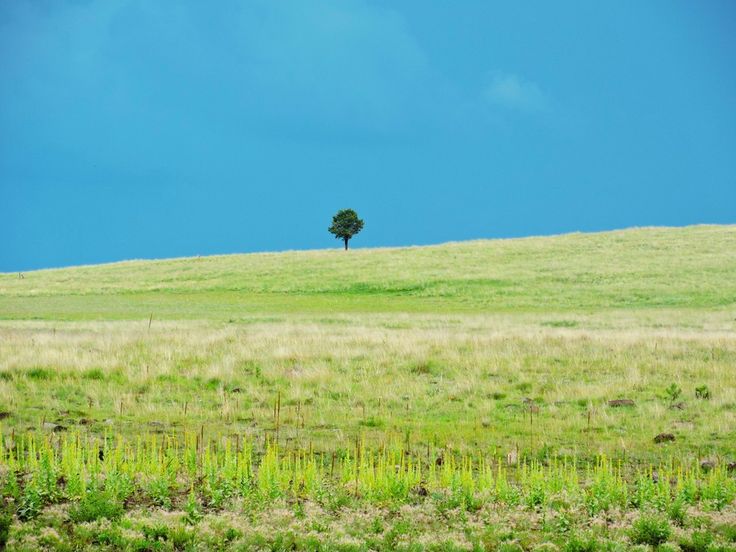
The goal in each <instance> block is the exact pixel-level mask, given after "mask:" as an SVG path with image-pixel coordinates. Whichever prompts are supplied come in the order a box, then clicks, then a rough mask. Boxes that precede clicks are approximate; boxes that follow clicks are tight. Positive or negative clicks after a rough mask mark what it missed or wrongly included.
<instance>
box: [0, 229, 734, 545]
mask: <svg viewBox="0 0 736 552" xmlns="http://www.w3.org/2000/svg"><path fill="white" fill-rule="evenodd" d="M0 438H1V439H2V448H0V455H1V456H0V484H1V485H2V487H1V489H2V496H3V513H2V514H1V515H0V522H1V523H0V540H2V539H3V538H4V539H5V540H7V546H8V548H9V549H12V550H36V549H43V548H46V549H68V550H78V549H79V550H83V549H105V548H107V549H111V550H116V549H130V550H169V549H243V550H251V549H263V550H291V549H309V550H396V549H405V550H425V549H426V550H452V549H456V550H496V549H501V550H532V549H540V550H545V549H546V550H555V549H565V550H598V549H600V550H619V549H620V550H625V549H630V548H633V549H636V548H637V547H639V548H642V547H650V548H652V547H659V549H662V550H677V549H681V550H733V549H736V503H735V501H736V464H734V462H736V227H733V226H697V227H688V228H645V229H632V230H625V231H617V232H606V233H599V234H569V235H564V236H554V237H543V238H524V239H511V240H491V241H475V242H461V243H451V244H444V245H439V246H430V247H407V248H390V249H365V250H361V249H354V250H351V251H349V252H347V253H346V252H344V251H340V250H329V251H304V252H302V251H298V252H285V253H274V254H270V253H269V254H249V255H226V256H214V257H195V258H187V259H174V260H164V261H126V262H121V263H113V264H107V265H100V266H88V267H73V268H66V269H55V270H42V271H34V272H29V273H25V274H17V273H16V274H0ZM3 530H5V535H3Z"/></svg>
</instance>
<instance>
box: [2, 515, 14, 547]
mask: <svg viewBox="0 0 736 552" xmlns="http://www.w3.org/2000/svg"><path fill="white" fill-rule="evenodd" d="M12 523H13V516H11V515H10V514H8V513H7V512H0V550H5V544H6V543H7V542H8V535H9V534H10V525H11V524H12Z"/></svg>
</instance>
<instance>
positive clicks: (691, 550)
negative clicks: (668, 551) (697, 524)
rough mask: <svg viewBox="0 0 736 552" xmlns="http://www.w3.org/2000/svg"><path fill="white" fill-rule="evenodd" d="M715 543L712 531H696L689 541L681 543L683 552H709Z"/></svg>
mask: <svg viewBox="0 0 736 552" xmlns="http://www.w3.org/2000/svg"><path fill="white" fill-rule="evenodd" d="M712 543H713V535H712V534H711V532H710V531H695V532H694V533H693V534H692V535H691V536H690V539H689V540H685V541H680V549H681V550H682V551H683V552H707V551H708V550H710V545H711V544H712Z"/></svg>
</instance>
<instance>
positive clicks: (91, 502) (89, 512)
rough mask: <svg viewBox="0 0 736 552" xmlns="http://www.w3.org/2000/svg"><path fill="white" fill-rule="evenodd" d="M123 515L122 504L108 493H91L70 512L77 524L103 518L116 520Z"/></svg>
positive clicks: (94, 491) (95, 491)
mask: <svg viewBox="0 0 736 552" xmlns="http://www.w3.org/2000/svg"><path fill="white" fill-rule="evenodd" d="M122 515H123V505H122V503H121V502H120V501H119V500H118V499H117V498H116V497H115V496H114V495H113V494H112V493H110V492H108V491H97V490H93V491H90V492H88V493H87V494H86V495H84V496H83V497H82V500H80V501H79V502H78V503H77V504H76V505H74V506H73V507H72V508H71V510H69V517H70V518H71V520H72V521H74V522H76V523H83V522H87V521H97V520H98V519H102V518H105V519H109V520H116V519H118V518H119V517H120V516H122Z"/></svg>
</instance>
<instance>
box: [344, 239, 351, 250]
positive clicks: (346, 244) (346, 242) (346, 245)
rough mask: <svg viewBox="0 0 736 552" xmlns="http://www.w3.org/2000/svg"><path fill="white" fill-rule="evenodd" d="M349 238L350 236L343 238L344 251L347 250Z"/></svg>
mask: <svg viewBox="0 0 736 552" xmlns="http://www.w3.org/2000/svg"><path fill="white" fill-rule="evenodd" d="M349 239H350V238H343V240H345V251H347V250H348V240H349Z"/></svg>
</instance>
